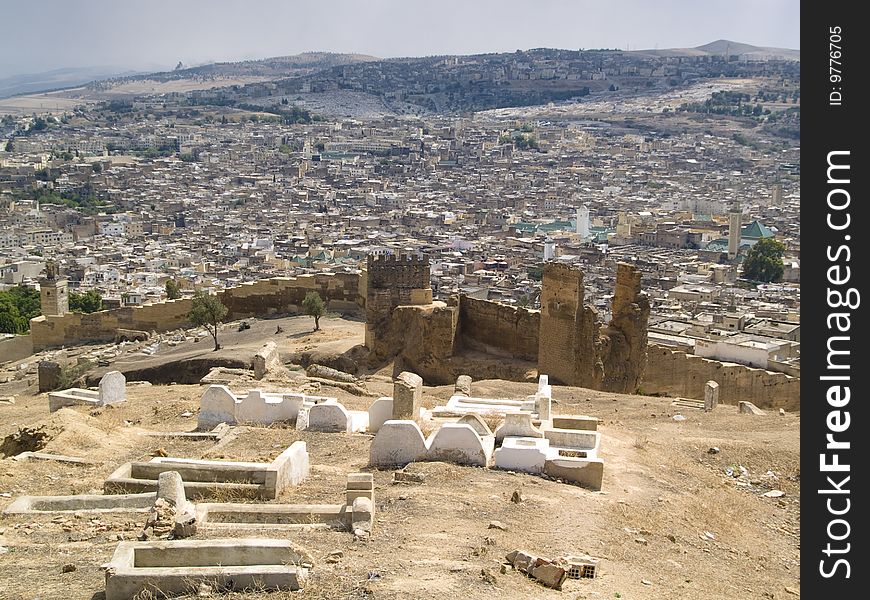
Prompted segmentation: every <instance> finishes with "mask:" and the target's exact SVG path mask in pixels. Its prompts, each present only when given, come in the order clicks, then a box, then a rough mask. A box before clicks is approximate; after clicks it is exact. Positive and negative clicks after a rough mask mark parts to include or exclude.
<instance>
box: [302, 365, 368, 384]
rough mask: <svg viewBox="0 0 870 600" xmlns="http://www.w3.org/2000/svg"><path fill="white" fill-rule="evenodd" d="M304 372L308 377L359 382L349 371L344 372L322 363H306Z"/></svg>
mask: <svg viewBox="0 0 870 600" xmlns="http://www.w3.org/2000/svg"><path fill="white" fill-rule="evenodd" d="M305 374H306V375H308V376H309V377H317V378H318V379H329V380H331V381H340V382H342V383H359V379H357V378H356V377H354V376H353V375H351V374H350V373H345V372H344V371H339V370H338V369H333V368H332V367H326V366H324V365H318V364H313V365H308V368H306V369H305Z"/></svg>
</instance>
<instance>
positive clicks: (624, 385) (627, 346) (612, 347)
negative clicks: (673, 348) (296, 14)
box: [602, 263, 650, 394]
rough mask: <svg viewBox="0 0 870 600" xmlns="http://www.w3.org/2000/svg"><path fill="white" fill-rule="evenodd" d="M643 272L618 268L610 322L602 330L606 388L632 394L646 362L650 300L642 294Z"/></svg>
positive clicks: (628, 267) (621, 264) (626, 266)
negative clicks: (641, 281) (641, 280)
mask: <svg viewBox="0 0 870 600" xmlns="http://www.w3.org/2000/svg"><path fill="white" fill-rule="evenodd" d="M640 279H641V273H640V271H639V270H638V269H637V268H636V267H634V266H632V265H629V264H626V263H620V264H619V265H617V269H616V291H615V293H614V296H613V305H612V313H613V316H612V318H611V319H610V323H608V324H607V326H606V327H604V329H603V330H602V335H603V340H602V362H603V363H604V381H603V382H602V384H603V389H605V390H607V391H609V392H620V393H623V394H633V393H634V392H636V391H637V388H638V386H639V385H640V381H641V378H642V376H643V373H644V370H645V369H646V363H647V325H648V323H649V312H650V306H649V299H648V298H647V296H646V294H644V293H643V291H641V286H640Z"/></svg>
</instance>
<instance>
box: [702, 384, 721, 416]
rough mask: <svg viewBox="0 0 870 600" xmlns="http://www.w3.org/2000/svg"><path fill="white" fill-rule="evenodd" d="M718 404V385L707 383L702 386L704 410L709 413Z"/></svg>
mask: <svg viewBox="0 0 870 600" xmlns="http://www.w3.org/2000/svg"><path fill="white" fill-rule="evenodd" d="M718 404H719V384H718V383H716V382H715V381H708V382H707V383H705V384H704V410H706V411H710V410H713V409H714V408H716V405H718Z"/></svg>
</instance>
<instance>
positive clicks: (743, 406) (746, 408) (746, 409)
mask: <svg viewBox="0 0 870 600" xmlns="http://www.w3.org/2000/svg"><path fill="white" fill-rule="evenodd" d="M738 408H739V410H740V412H741V413H743V414H747V415H758V416H762V415H764V414H765V413H764V411H763V410H761V409H760V408H758V407H757V406H755V405H754V404H753V403H752V402H747V401H745V400H741V401H740V404H738Z"/></svg>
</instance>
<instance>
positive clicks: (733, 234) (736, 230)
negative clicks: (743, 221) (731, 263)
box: [728, 203, 741, 260]
mask: <svg viewBox="0 0 870 600" xmlns="http://www.w3.org/2000/svg"><path fill="white" fill-rule="evenodd" d="M740 217H741V213H740V204H739V203H738V204H735V205H734V206H733V207H732V208H731V210H730V211H728V260H734V259H735V258H736V257H737V251H738V250H740Z"/></svg>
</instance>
